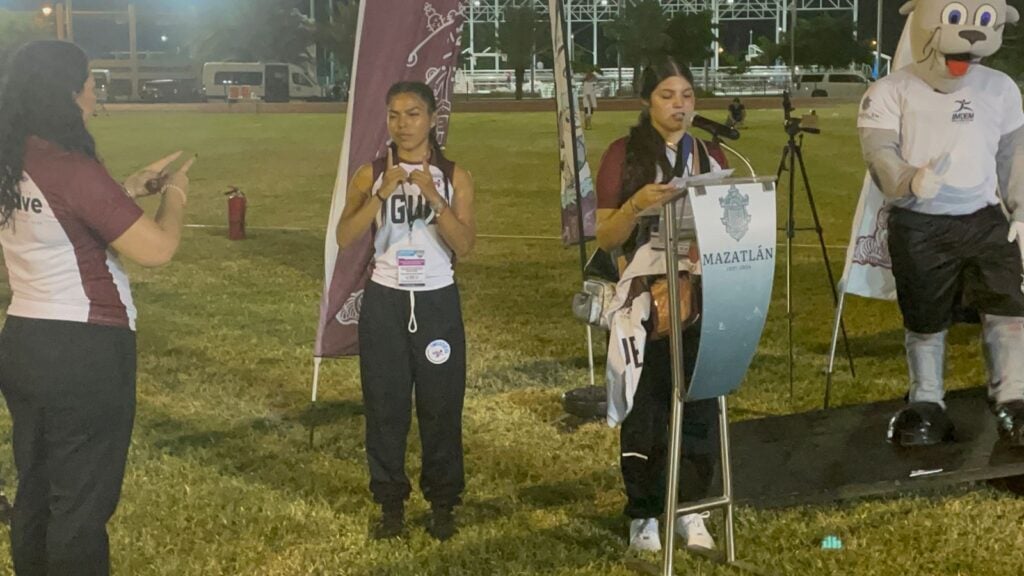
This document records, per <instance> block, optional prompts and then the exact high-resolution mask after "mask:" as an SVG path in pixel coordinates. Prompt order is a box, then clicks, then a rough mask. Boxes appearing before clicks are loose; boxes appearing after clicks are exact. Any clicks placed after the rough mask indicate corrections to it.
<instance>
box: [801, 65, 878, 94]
mask: <svg viewBox="0 0 1024 576" xmlns="http://www.w3.org/2000/svg"><path fill="white" fill-rule="evenodd" d="M870 82H871V81H870V80H868V78H867V76H864V75H863V74H861V73H859V72H854V71H852V70H843V71H835V72H833V71H828V72H807V73H804V74H801V75H799V76H797V79H796V86H795V89H794V90H793V95H794V96H813V97H820V98H829V97H831V98H860V97H861V96H862V95H863V94H864V91H865V90H867V89H868V85H869V84H870Z"/></svg>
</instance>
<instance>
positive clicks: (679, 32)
mask: <svg viewBox="0 0 1024 576" xmlns="http://www.w3.org/2000/svg"><path fill="white" fill-rule="evenodd" d="M665 33H666V34H667V35H668V38H669V49H668V52H669V54H671V55H672V58H674V59H675V61H676V62H679V63H680V64H687V65H689V66H692V65H694V64H697V65H698V66H700V65H703V64H704V61H705V60H707V59H708V58H711V57H712V56H713V55H714V54H713V53H712V48H711V43H712V42H714V41H715V34H714V32H713V29H712V25H711V12H707V11H705V12H698V13H696V14H687V13H684V12H678V13H677V14H676V15H675V16H673V17H672V19H671V20H669V22H668V25H667V26H666V28H665Z"/></svg>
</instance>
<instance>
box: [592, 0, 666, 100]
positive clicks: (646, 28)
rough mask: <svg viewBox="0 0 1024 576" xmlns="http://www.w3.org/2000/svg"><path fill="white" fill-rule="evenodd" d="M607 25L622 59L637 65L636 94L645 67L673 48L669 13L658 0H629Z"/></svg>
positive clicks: (634, 68) (635, 76) (635, 68)
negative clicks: (668, 31) (667, 27)
mask: <svg viewBox="0 0 1024 576" xmlns="http://www.w3.org/2000/svg"><path fill="white" fill-rule="evenodd" d="M607 26H608V28H607V30H608V35H609V36H610V37H611V38H612V41H613V46H614V48H615V49H616V50H618V52H619V55H620V56H621V58H622V62H623V63H624V64H626V65H628V66H632V67H633V92H634V93H636V92H638V91H639V87H640V76H641V74H640V71H641V69H642V68H643V67H645V66H648V65H649V64H651V63H652V62H654V60H655V59H657V58H658V57H660V56H663V55H665V53H666V51H667V49H668V47H669V41H670V39H669V37H668V35H667V34H665V12H664V11H663V10H662V8H661V3H660V2H658V0H628V1H626V2H625V3H624V4H623V5H622V7H621V8H620V10H619V15H618V16H617V17H616V18H615V20H614V21H612V22H609V23H608V24H607Z"/></svg>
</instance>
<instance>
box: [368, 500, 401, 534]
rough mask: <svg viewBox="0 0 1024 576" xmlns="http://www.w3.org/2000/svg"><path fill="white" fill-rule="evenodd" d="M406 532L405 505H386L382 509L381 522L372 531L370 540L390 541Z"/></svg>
mask: <svg viewBox="0 0 1024 576" xmlns="http://www.w3.org/2000/svg"><path fill="white" fill-rule="evenodd" d="M404 531H405V505H404V504H401V503H399V504H397V505H391V504H389V505H385V506H383V507H382V508H381V515H380V520H378V521H377V524H375V525H374V526H373V530H371V531H370V538H372V539H374V540H388V539H391V538H398V537H399V536H401V535H402V532H404Z"/></svg>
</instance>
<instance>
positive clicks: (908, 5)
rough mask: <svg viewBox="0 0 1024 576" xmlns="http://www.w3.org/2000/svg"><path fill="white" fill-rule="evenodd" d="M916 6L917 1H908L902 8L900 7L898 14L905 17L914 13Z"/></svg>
mask: <svg viewBox="0 0 1024 576" xmlns="http://www.w3.org/2000/svg"><path fill="white" fill-rule="evenodd" d="M916 5H917V0H910V2H907V3H906V4H904V5H903V6H900V14H902V15H903V16H906V15H907V14H910V13H911V12H913V11H914V7H915V6H916Z"/></svg>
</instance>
